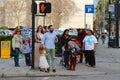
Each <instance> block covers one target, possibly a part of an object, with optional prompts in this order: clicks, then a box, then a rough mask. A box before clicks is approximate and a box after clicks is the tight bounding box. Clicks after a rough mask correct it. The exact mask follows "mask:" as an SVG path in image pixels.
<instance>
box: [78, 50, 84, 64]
mask: <svg viewBox="0 0 120 80" xmlns="http://www.w3.org/2000/svg"><path fill="white" fill-rule="evenodd" d="M82 61H83V52H81V53H80V60H79V63H82Z"/></svg>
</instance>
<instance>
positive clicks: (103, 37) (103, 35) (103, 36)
mask: <svg viewBox="0 0 120 80" xmlns="http://www.w3.org/2000/svg"><path fill="white" fill-rule="evenodd" d="M105 38H106V37H105V33H102V36H101V40H102V44H104V43H105Z"/></svg>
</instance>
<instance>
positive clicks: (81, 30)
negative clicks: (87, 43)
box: [77, 29, 87, 63]
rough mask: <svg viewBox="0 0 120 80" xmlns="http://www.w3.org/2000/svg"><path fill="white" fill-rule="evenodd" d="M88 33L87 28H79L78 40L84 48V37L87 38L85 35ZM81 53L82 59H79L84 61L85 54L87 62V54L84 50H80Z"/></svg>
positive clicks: (80, 61)
mask: <svg viewBox="0 0 120 80" xmlns="http://www.w3.org/2000/svg"><path fill="white" fill-rule="evenodd" d="M86 35H87V34H86V32H85V30H83V29H78V38H77V39H78V41H79V46H80V48H82V45H83V39H84V38H85V36H86ZM79 53H80V59H79V63H82V62H83V55H84V56H85V63H87V59H86V54H85V53H84V52H83V51H81V52H79Z"/></svg>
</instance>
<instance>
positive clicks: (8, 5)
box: [4, 0, 27, 27]
mask: <svg viewBox="0 0 120 80" xmlns="http://www.w3.org/2000/svg"><path fill="white" fill-rule="evenodd" d="M4 5H5V6H4V7H5V24H6V25H8V26H9V25H11V26H12V27H15V26H19V25H24V24H26V15H27V14H26V10H27V8H26V2H25V0H4Z"/></svg>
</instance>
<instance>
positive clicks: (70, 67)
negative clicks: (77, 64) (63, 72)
mask: <svg viewBox="0 0 120 80" xmlns="http://www.w3.org/2000/svg"><path fill="white" fill-rule="evenodd" d="M72 67H73V60H70V66H69V68H68V69H67V70H72Z"/></svg>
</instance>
